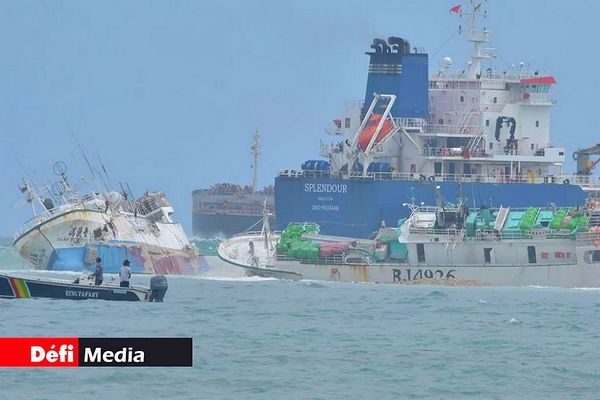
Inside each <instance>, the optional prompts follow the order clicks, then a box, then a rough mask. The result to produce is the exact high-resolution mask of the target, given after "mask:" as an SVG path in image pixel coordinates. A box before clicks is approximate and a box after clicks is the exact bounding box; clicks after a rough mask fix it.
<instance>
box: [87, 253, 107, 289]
mask: <svg viewBox="0 0 600 400" xmlns="http://www.w3.org/2000/svg"><path fill="white" fill-rule="evenodd" d="M92 277H93V278H94V285H96V286H99V285H102V281H103V280H104V268H103V267H102V259H101V258H100V257H96V270H95V271H94V273H93V274H91V275H90V279H91V278H92Z"/></svg>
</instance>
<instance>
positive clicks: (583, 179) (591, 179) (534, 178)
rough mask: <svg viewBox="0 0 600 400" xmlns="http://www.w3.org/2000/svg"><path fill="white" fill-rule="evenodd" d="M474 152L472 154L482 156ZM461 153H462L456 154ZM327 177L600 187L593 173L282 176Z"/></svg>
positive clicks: (298, 174)
mask: <svg viewBox="0 0 600 400" xmlns="http://www.w3.org/2000/svg"><path fill="white" fill-rule="evenodd" d="M478 154H479V153H478V152H476V153H475V154H473V153H471V154H470V157H480V156H479V155H478ZM456 157H461V156H456ZM311 173H312V176H316V177H324V178H338V179H342V178H351V179H373V180H397V181H435V182H483V183H556V184H576V185H579V186H581V187H583V188H586V189H600V177H595V176H590V175H575V174H572V175H526V174H522V175H518V174H514V175H513V176H510V175H486V174H434V173H431V172H428V173H417V172H414V173H411V172H367V173H366V174H363V172H362V171H352V172H350V174H348V173H343V172H331V171H296V170H291V172H290V170H285V171H280V172H279V176H287V177H292V178H301V177H303V176H305V175H307V176H310V175H311Z"/></svg>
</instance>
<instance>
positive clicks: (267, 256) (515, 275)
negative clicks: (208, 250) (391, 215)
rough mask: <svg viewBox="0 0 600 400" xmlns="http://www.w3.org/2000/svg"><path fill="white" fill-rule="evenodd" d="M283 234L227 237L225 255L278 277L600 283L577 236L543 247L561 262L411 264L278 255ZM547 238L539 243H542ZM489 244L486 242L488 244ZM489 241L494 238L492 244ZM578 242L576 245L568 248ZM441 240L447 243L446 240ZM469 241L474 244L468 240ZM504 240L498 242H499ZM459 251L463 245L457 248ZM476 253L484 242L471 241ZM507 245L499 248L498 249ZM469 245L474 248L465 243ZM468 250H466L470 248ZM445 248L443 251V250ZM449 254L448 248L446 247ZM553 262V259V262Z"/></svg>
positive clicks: (599, 268) (599, 272)
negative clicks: (561, 258)
mask: <svg viewBox="0 0 600 400" xmlns="http://www.w3.org/2000/svg"><path fill="white" fill-rule="evenodd" d="M278 240H279V236H277V235H273V236H271V238H270V241H271V242H270V246H269V251H268V252H267V251H266V249H265V246H264V238H263V237H261V236H260V235H258V234H250V235H240V236H236V237H233V238H231V239H229V240H226V241H224V242H222V243H221V245H220V246H219V256H220V257H221V258H222V259H223V260H225V261H227V262H229V263H231V264H232V265H237V266H238V267H241V268H243V269H245V270H246V271H247V272H248V273H249V274H253V275H258V276H263V277H275V278H280V279H308V280H320V281H338V282H372V283H396V284H411V283H425V284H449V285H499V286H554V287H569V288H574V287H600V263H598V262H594V263H591V262H586V261H584V260H585V259H586V255H585V254H586V252H593V251H597V250H599V248H598V247H596V246H594V245H593V244H591V243H590V245H583V246H576V242H574V241H564V242H562V243H560V245H563V246H561V247H560V249H558V248H556V247H555V248H554V249H552V248H551V246H556V244H557V243H556V242H555V243H547V245H548V246H549V247H548V249H545V248H540V249H539V251H540V254H542V253H546V252H548V251H552V252H553V253H554V252H556V251H558V250H560V253H562V254H563V255H565V256H566V255H567V253H569V257H568V258H567V259H565V261H564V262H563V263H559V262H558V261H557V260H556V259H554V257H552V256H551V257H550V258H551V260H550V261H549V263H547V264H545V265H544V264H543V261H542V260H540V261H542V262H541V263H540V264H529V263H527V262H522V263H506V264H499V263H494V265H482V264H483V263H481V264H479V265H478V264H475V263H474V264H468V265H464V264H454V265H450V264H453V263H452V261H451V260H452V258H449V259H447V261H446V262H445V263H443V264H437V263H435V264H434V263H429V264H411V263H394V262H388V263H371V264H369V263H366V262H365V263H352V264H350V263H340V262H336V263H334V262H331V263H327V262H311V261H308V260H304V261H303V260H282V259H277V257H276V256H275V255H274V253H272V252H271V249H272V248H273V247H274V245H275V244H276V243H277V241H278ZM250 241H252V242H254V246H253V247H254V256H251V255H250V253H249V243H250ZM540 243H543V242H539V243H535V244H536V245H537V244H540ZM484 245H485V244H484V243H483V244H482V246H484ZM488 245H489V244H488ZM502 245H504V246H506V248H505V250H506V254H510V255H511V257H513V256H514V254H516V252H515V251H514V249H513V250H511V246H510V245H509V243H503V244H502ZM564 245H572V249H568V248H564ZM440 246H444V244H443V243H440ZM467 246H468V244H467ZM496 246H498V244H496ZM454 250H455V251H456V250H457V249H454ZM470 250H471V251H472V252H473V254H475V253H477V254H479V252H478V250H479V249H478V248H474V247H471V248H470ZM501 250H502V247H500V248H498V247H497V248H496V254H498V253H500V252H501ZM465 251H468V249H465ZM465 251H463V254H464V253H465ZM440 254H442V253H440ZM443 254H444V257H445V255H447V252H446V251H444V252H443ZM550 262H551V264H550ZM436 264H437V265H436Z"/></svg>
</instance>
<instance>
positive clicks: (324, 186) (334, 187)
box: [304, 183, 348, 193]
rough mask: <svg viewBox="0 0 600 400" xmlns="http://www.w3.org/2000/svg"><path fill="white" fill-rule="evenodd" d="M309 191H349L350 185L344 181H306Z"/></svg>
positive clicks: (305, 189) (307, 190)
mask: <svg viewBox="0 0 600 400" xmlns="http://www.w3.org/2000/svg"><path fill="white" fill-rule="evenodd" d="M304 191H305V192H308V193H348V185H346V184H343V183H305V184H304Z"/></svg>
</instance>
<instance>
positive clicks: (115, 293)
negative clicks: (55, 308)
mask: <svg viewBox="0 0 600 400" xmlns="http://www.w3.org/2000/svg"><path fill="white" fill-rule="evenodd" d="M167 289H168V284H167V280H166V278H165V277H164V276H162V275H157V276H153V277H152V278H151V280H150V287H149V288H148V287H141V286H140V287H138V286H132V287H119V286H116V285H108V284H106V285H97V286H96V285H94V282H93V281H92V280H89V281H88V280H85V277H82V278H81V279H77V280H76V281H75V282H72V281H67V280H61V279H50V278H39V277H38V278H33V277H23V276H16V275H13V274H6V273H0V298H4V299H29V298H34V299H35V298H46V299H64V300H87V299H96V300H111V301H150V302H162V301H163V299H164V297H165V294H166V292H167Z"/></svg>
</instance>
